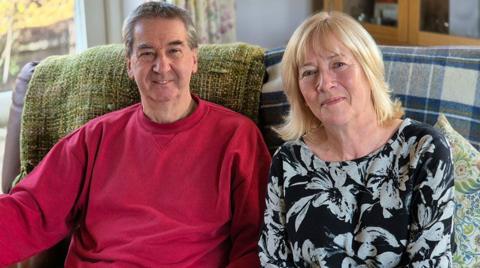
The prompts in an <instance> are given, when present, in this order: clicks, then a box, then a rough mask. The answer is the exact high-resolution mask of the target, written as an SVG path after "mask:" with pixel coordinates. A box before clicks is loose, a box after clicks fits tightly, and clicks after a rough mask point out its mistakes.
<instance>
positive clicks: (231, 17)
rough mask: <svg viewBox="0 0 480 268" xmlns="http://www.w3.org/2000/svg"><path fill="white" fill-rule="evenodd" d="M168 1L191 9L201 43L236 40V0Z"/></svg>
mask: <svg viewBox="0 0 480 268" xmlns="http://www.w3.org/2000/svg"><path fill="white" fill-rule="evenodd" d="M167 2H170V3H173V4H175V5H176V6H179V7H182V8H184V9H186V10H188V11H190V14H191V16H192V20H193V22H194V24H195V28H196V29H197V33H198V37H199V41H200V43H202V44H220V43H232V42H235V40H236V17H235V0H167Z"/></svg>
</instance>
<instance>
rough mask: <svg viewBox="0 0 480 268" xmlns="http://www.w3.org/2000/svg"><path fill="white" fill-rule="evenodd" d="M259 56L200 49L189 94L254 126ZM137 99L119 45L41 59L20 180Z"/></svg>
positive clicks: (242, 50) (243, 49) (247, 48)
mask: <svg viewBox="0 0 480 268" xmlns="http://www.w3.org/2000/svg"><path fill="white" fill-rule="evenodd" d="M263 54H264V49H262V48H260V47H258V46H252V45H248V44H243V43H236V44H228V45H203V46H201V47H200V48H199V70H198V72H197V74H195V75H194V76H193V77H192V82H191V90H192V92H193V93H196V94H198V95H199V96H200V97H201V98H204V99H206V100H209V101H212V102H215V103H218V104H220V105H223V106H226V107H228V108H230V109H232V110H234V111H237V112H240V113H242V114H244V115H246V116H248V117H250V118H251V119H252V120H254V121H256V120H257V115H258V107H259V96H260V90H261V86H262V83H263V76H264V72H265V67H264V65H263ZM139 100H140V97H139V94H138V89H137V87H136V85H135V83H134V82H133V81H131V80H129V78H128V76H127V71H126V65H125V58H124V49H123V46H122V45H119V44H118V45H106V46H99V47H95V48H91V49H89V50H87V51H85V52H83V53H81V54H78V55H73V56H52V57H49V58H47V59H45V60H43V61H42V62H41V63H40V64H39V65H38V66H37V67H36V68H35V72H34V74H33V77H32V80H31V82H30V84H29V89H28V92H27V96H26V100H25V108H24V113H23V116H22V127H21V128H22V132H21V144H20V146H21V175H20V176H19V178H21V177H23V176H25V175H26V174H27V173H28V172H30V171H31V170H32V169H33V167H34V166H36V165H37V164H38V162H39V161H40V160H41V159H42V157H43V156H44V155H45V154H46V153H47V152H48V150H49V149H50V148H51V147H52V146H53V144H55V143H56V142H57V141H58V140H59V139H60V138H61V137H63V136H65V135H66V134H68V133H70V132H71V131H72V130H74V129H76V128H78V127H80V126H81V125H83V124H84V123H86V122H87V121H88V120H90V119H92V118H94V117H97V116H99V115H102V114H105V113H107V112H111V111H114V110H118V109H120V108H122V107H126V106H128V105H131V104H133V103H136V102H139Z"/></svg>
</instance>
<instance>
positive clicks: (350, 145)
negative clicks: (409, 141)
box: [304, 119, 401, 161]
mask: <svg viewBox="0 0 480 268" xmlns="http://www.w3.org/2000/svg"><path fill="white" fill-rule="evenodd" d="M400 123H401V120H400V119H395V120H391V121H389V122H387V123H386V124H384V125H380V124H364V125H360V124H357V125H356V126H342V127H331V126H322V127H320V128H317V129H315V130H313V131H311V132H309V133H307V134H306V135H305V138H304V139H305V142H306V144H307V145H308V146H309V148H310V149H311V150H312V151H313V152H314V153H315V154H316V155H317V157H319V158H320V159H322V160H324V161H346V160H353V159H357V158H360V157H362V156H365V155H368V154H369V153H371V152H373V151H375V150H377V149H378V148H380V147H382V146H383V145H384V144H385V143H386V142H387V141H388V140H389V138H390V137H391V136H392V135H393V133H394V132H395V131H396V129H397V128H398V126H399V125H400Z"/></svg>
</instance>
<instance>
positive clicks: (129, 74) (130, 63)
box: [125, 56, 135, 79]
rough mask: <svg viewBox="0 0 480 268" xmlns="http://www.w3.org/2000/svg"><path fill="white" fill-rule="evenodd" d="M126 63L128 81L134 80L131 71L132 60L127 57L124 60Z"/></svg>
mask: <svg viewBox="0 0 480 268" xmlns="http://www.w3.org/2000/svg"><path fill="white" fill-rule="evenodd" d="M125 59H126V61H127V74H128V77H129V78H130V79H134V78H135V77H134V76H133V70H132V60H131V57H129V56H127V57H126V58H125Z"/></svg>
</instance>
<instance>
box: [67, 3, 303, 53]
mask: <svg viewBox="0 0 480 268" xmlns="http://www.w3.org/2000/svg"><path fill="white" fill-rule="evenodd" d="M77 3H78V4H77V7H76V8H77V12H80V13H84V14H85V15H84V18H85V19H84V20H83V21H77V22H76V23H79V26H77V27H79V28H77V30H78V31H82V32H87V33H89V34H88V35H87V40H85V43H84V44H83V45H82V44H81V42H80V41H78V49H79V51H82V50H84V49H86V48H87V47H91V46H94V45H99V44H104V43H112V42H116V43H118V42H121V36H120V31H121V24H122V21H123V18H125V17H126V16H127V15H128V13H129V12H130V11H131V10H133V9H134V8H135V7H136V6H137V5H138V4H140V3H142V1H141V0H122V1H119V0H79V1H77ZM236 8H237V14H236V16H237V40H238V41H242V42H247V43H252V44H257V45H259V46H262V47H265V48H275V47H280V46H285V45H286V43H287V41H288V39H289V38H290V36H291V34H292V33H293V31H294V30H295V28H296V27H297V26H298V25H299V24H300V23H301V22H302V21H303V20H304V19H305V18H306V17H308V16H309V15H310V14H311V10H312V0H261V1H258V0H237V1H236ZM85 11H87V12H85ZM115 13H116V14H115ZM118 14H121V16H118ZM89 29H90V30H89Z"/></svg>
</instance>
